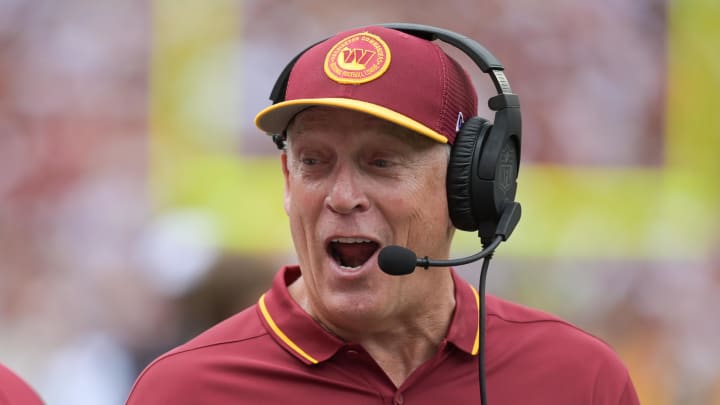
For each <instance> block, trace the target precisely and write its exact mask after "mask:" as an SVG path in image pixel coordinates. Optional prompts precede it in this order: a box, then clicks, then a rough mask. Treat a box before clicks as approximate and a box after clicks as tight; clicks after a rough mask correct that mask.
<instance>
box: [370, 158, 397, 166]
mask: <svg viewBox="0 0 720 405" xmlns="http://www.w3.org/2000/svg"><path fill="white" fill-rule="evenodd" d="M370 164H371V165H373V166H375V167H390V166H391V165H392V164H391V163H390V161H389V160H387V159H373V160H372V161H371V162H370Z"/></svg>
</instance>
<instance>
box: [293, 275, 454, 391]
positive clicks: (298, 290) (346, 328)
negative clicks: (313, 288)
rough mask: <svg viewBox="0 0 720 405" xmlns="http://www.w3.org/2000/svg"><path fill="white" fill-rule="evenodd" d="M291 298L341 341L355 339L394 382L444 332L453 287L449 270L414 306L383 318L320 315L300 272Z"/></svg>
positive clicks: (431, 352) (401, 378)
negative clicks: (343, 319)
mask: <svg viewBox="0 0 720 405" xmlns="http://www.w3.org/2000/svg"><path fill="white" fill-rule="evenodd" d="M288 289H289V291H290V295H291V296H292V297H293V298H294V299H295V301H296V302H297V303H298V304H299V305H300V306H301V307H302V308H303V309H304V310H305V311H306V312H307V313H308V314H310V315H311V316H312V317H313V318H315V320H316V321H317V322H318V323H320V324H321V325H322V326H323V327H324V328H325V329H326V330H328V331H329V332H330V333H333V334H335V335H336V336H338V337H340V338H342V339H343V340H345V341H348V342H353V343H358V344H360V345H362V346H363V348H364V349H365V350H366V351H367V352H368V353H369V354H370V356H371V357H372V358H373V359H374V360H375V362H377V364H378V365H379V366H380V367H381V368H382V369H383V371H385V373H386V374H387V376H388V377H389V378H390V380H392V382H393V383H394V384H395V385H396V386H398V387H399V386H400V385H401V384H402V383H403V382H404V381H405V380H406V379H407V378H408V377H409V376H410V374H411V373H412V372H413V371H414V370H415V369H417V368H418V367H419V366H420V365H422V364H423V363H424V362H426V361H427V360H429V359H430V358H431V357H432V356H433V355H434V354H435V353H436V352H437V350H438V348H439V347H440V345H441V343H442V341H443V339H444V338H445V336H446V335H447V330H448V328H449V326H450V321H451V320H452V315H453V311H454V309H455V287H454V283H453V280H452V276H451V275H450V272H449V271H448V272H447V277H446V278H445V279H443V282H442V283H441V284H440V285H438V284H433V291H431V292H428V294H427V297H433V299H432V300H431V299H426V300H424V301H423V303H422V304H421V305H418V307H417V308H418V309H417V310H415V311H412V312H411V313H405V314H397V315H396V316H393V317H390V318H387V317H386V318H383V319H363V320H362V321H359V320H353V321H352V322H344V323H339V322H332V320H330V319H327V318H325V317H321V316H320V315H319V314H318V313H317V312H316V311H314V310H313V306H312V305H311V303H310V300H309V297H308V294H307V291H306V290H305V286H304V281H303V278H302V276H301V277H300V278H299V279H297V280H296V281H295V282H294V283H293V284H291V285H290V286H289V288H288Z"/></svg>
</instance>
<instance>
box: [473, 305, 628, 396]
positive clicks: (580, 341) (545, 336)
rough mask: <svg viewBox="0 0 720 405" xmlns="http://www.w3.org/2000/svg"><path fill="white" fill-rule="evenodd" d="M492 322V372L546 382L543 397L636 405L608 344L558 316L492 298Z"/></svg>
mask: <svg viewBox="0 0 720 405" xmlns="http://www.w3.org/2000/svg"><path fill="white" fill-rule="evenodd" d="M487 317H488V329H487V348H486V353H487V361H488V369H489V370H490V371H492V370H491V369H495V370H502V372H501V373H500V374H505V373H507V375H512V377H513V378H514V379H515V381H516V382H520V381H525V382H529V381H542V384H541V386H540V385H539V386H538V391H537V393H538V394H539V393H540V392H542V391H546V390H550V391H553V392H560V391H562V390H564V391H562V392H565V393H566V395H571V396H572V398H573V400H576V401H580V402H583V401H589V402H587V403H595V404H605V403H608V404H610V403H613V404H618V403H623V404H625V403H627V404H634V403H636V402H635V400H636V397H635V391H634V388H633V386H632V382H631V381H630V376H629V374H628V371H627V368H626V367H625V364H624V363H623V362H622V360H621V359H620V358H619V356H618V355H617V354H616V353H615V351H614V350H613V349H612V347H610V345H609V344H607V343H606V342H605V341H603V340H602V339H600V338H598V337H596V336H594V335H592V334H591V333H589V332H587V331H585V330H583V329H581V328H579V327H577V326H575V325H573V324H572V323H570V322H567V321H565V320H563V319H561V318H559V317H557V316H555V315H552V314H549V313H547V312H544V311H540V310H537V309H533V308H529V307H526V306H523V305H520V304H517V303H513V302H509V301H506V300H502V299H500V298H497V297H494V296H490V295H488V296H487ZM507 375H506V377H507ZM569 381H572V382H573V383H572V384H571V385H572V387H571V388H568V382H569ZM530 386H532V384H530ZM508 389H512V388H511V387H508ZM530 391H532V390H531V389H530ZM619 398H629V399H623V400H620V399H619ZM606 401H607V402H606ZM618 401H620V402H618ZM571 402H572V401H571ZM559 403H563V402H559ZM583 403H585V402H583Z"/></svg>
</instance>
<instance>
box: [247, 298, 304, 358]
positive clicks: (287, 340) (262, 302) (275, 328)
mask: <svg viewBox="0 0 720 405" xmlns="http://www.w3.org/2000/svg"><path fill="white" fill-rule="evenodd" d="M258 305H259V306H260V312H262V314H263V317H264V318H265V321H267V323H268V325H270V329H272V330H273V332H275V334H276V335H277V336H278V337H279V338H280V340H282V341H283V342H285V344H287V345H288V346H290V348H291V349H292V350H294V351H295V353H297V354H299V355H300V356H302V357H303V358H305V359H306V360H307V361H309V362H310V363H312V364H317V363H318V361H317V360H316V359H315V358H314V357H312V356H311V355H309V354H307V353H305V351H304V350H303V349H301V348H300V347H299V346H298V345H296V344H295V342H293V341H292V340H290V338H289V337H287V335H286V334H285V333H283V331H282V330H280V328H279V327H278V326H277V324H276V323H275V321H274V320H273V319H272V317H271V316H270V313H269V312H268V310H267V307H266V306H265V294H263V295H261V296H260V300H259V301H258Z"/></svg>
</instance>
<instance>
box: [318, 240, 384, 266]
mask: <svg viewBox="0 0 720 405" xmlns="http://www.w3.org/2000/svg"><path fill="white" fill-rule="evenodd" d="M378 247H379V245H378V244H377V242H373V241H371V240H369V239H362V238H337V239H333V240H331V241H330V243H329V244H328V246H327V251H328V254H329V255H330V257H332V258H333V260H335V262H336V263H337V264H338V265H340V267H342V268H345V269H357V268H359V267H360V266H362V265H363V264H365V262H367V261H368V259H370V258H371V257H372V255H373V254H375V251H376V250H377V249H378Z"/></svg>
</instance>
